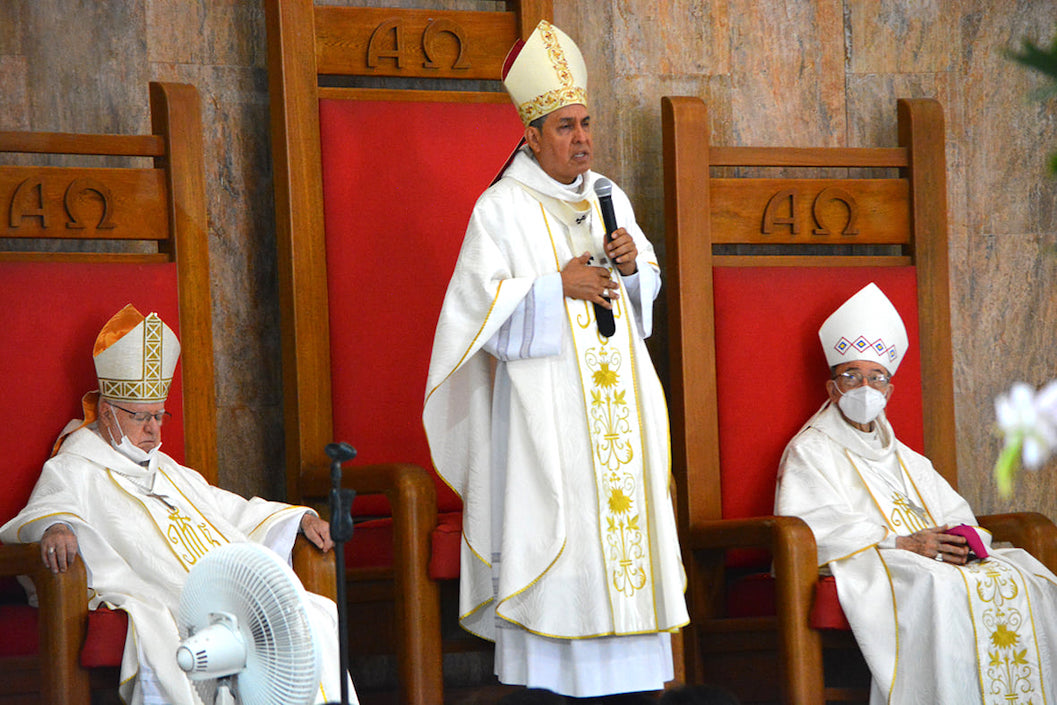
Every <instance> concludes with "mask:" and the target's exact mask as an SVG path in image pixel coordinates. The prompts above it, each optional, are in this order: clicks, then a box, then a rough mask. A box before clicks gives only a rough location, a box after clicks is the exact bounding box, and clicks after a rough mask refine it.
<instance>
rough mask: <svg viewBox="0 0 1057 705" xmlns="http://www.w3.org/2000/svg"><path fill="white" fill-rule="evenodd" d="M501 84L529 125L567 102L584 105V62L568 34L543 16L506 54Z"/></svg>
mask: <svg viewBox="0 0 1057 705" xmlns="http://www.w3.org/2000/svg"><path fill="white" fill-rule="evenodd" d="M503 86H504V87H505V88H506V90H507V93H509V94H510V99H511V100H513V101H514V105H515V106H517V111H518V114H519V115H520V116H521V122H522V123H524V124H525V125H528V124H529V123H530V122H532V121H533V120H535V119H536V118H538V117H543V116H544V115H547V114H549V113H553V112H554V111H555V110H558V109H559V108H564V107H565V106H567V105H576V104H580V105H584V106H586V105H587V66H586V65H585V64H584V57H583V55H581V54H580V49H579V47H577V46H576V43H575V42H574V41H573V40H572V39H570V38H569V35H567V34H566V33H565V32H563V31H561V30H560V29H558V28H557V27H555V26H554V25H552V24H551V23H550V22H548V21H547V20H542V21H540V23H539V24H538V25H536V29H534V30H533V31H532V34H531V35H529V38H528V40H526V41H525V42H521V41H520V40H519V41H518V42H517V43H516V44H515V45H514V47H513V48H512V49H511V50H510V52H509V53H508V54H507V57H506V60H505V61H504V62H503Z"/></svg>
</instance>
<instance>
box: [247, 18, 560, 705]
mask: <svg viewBox="0 0 1057 705" xmlns="http://www.w3.org/2000/svg"><path fill="white" fill-rule="evenodd" d="M509 5H510V6H511V10H510V11H508V12H464V11H434V10H409V9H397V8H391V9H383V8H357V7H333V6H331V7H326V6H314V5H313V3H312V0H267V1H266V3H265V10H266V18H267V27H268V62H269V66H270V79H269V80H270V90H271V96H272V103H271V111H272V117H271V122H272V155H273V161H274V173H275V193H276V212H277V218H276V221H277V223H276V230H277V240H278V248H279V293H280V305H281V310H282V311H281V312H282V329H283V335H282V359H283V391H284V394H283V399H284V402H283V404H284V406H283V413H284V418H285V437H286V470H287V480H286V486H287V492H288V496H289V497H290V498H291V501H311V500H312V499H315V500H318V499H319V498H322V497H326V496H327V495H328V493H329V491H330V476H329V459H328V458H327V457H326V455H325V454H324V450H323V449H324V447H325V446H326V444H327V443H330V442H332V441H334V440H336V439H334V438H333V433H334V430H333V423H332V412H333V407H332V388H331V379H330V370H331V359H330V354H331V353H330V332H329V310H328V296H327V282H326V277H325V276H323V275H322V273H325V272H326V250H325V233H324V223H323V189H322V160H321V154H320V149H321V147H320V128H319V99H320V98H324V97H340V98H346V99H357V98H359V99H367V100H444V101H459V100H460V99H462V100H465V99H466V97H465V96H466V95H467V94H466V93H463V92H459V91H434V90H421V89H413V90H407V89H390V88H343V87H337V88H336V87H328V86H323V85H321V84H322V83H324V82H325V81H324V80H322V78H323V77H326V78H333V77H380V76H381V77H386V76H388V77H400V78H411V79H444V80H447V81H451V82H459V81H462V80H467V79H469V80H481V79H488V80H497V79H499V77H500V73H501V68H502V62H503V59H504V57H505V54H506V52H507V50H508V49H509V48H510V46H511V45H512V44H513V42H514V40H515V39H517V38H518V37H521V38H527V37H528V35H529V34H530V33H531V32H532V30H533V28H534V27H535V26H536V24H537V23H538V22H539V20H540V19H544V18H550V16H551V0H520V2H510V3H509ZM431 26H432V27H434V28H440V27H444V28H445V29H444V30H442V31H445V32H450V33H453V34H457V36H459V40H460V47H461V48H463V49H465V50H467V51H469V52H471V53H472V56H473V59H472V61H469V68H468V69H466V70H461V69H456V68H449V67H443V66H435V65H433V62H432V60H431V59H430V57H429V55H428V52H429V50H430V48H431V44H430V39H429V32H430V31H431V30H430V27H431ZM375 31H378V32H381V33H392V34H387V36H392V37H395V38H396V39H395V41H396V42H397V46H398V49H397V51H398V53H399V54H400V56H401V58H400V59H398V60H396V61H395V62H394V61H391V60H386V61H373V60H372V58H371V57H372V53H371V52H372V49H371V46H370V43H371V37H372V36H374V32H375ZM419 36H421V37H422V41H421V44H418V43H416V41H415V40H413V39H412V37H415V38H417V37H419ZM390 48H391V47H390ZM388 56H389V58H390V59H392V58H393V56H394V55H393V54H392V53H390V54H389V55H388ZM423 82H424V81H420V84H421V83H423ZM493 97H498V99H502V100H506V98H505V96H504V95H503V94H493ZM476 99H478V100H479V99H480V95H479V94H478V96H477V97H476ZM339 440H341V439H339ZM343 440H348V441H349V442H351V443H352V444H353V445H355V442H356V439H343ZM344 484H346V485H347V486H349V487H351V488H354V489H355V490H356V492H357V493H358V494H361V495H363V494H382V493H384V494H385V495H386V496H387V497H388V499H389V502H390V505H391V507H392V511H393V525H394V526H393V531H394V539H393V568H392V569H391V570H356V571H353V570H350V571H349V573H348V576H347V578H348V583H349V586H350V591H351V588H352V587H353V586H354V585H356V584H359V585H360V586H362V587H364V588H365V589H366V590H368V591H370V592H371V593H372V594H374V595H376V596H377V595H384V594H391V595H395V596H397V599H395V622H396V624H395V632H396V634H397V645H396V649H397V663H398V678H399V682H400V687H401V690H402V693H403V698H402V699H403V701H405V702H409V703H416V704H418V703H439V702H440V701H441V697H442V693H443V678H442V666H441V661H442V658H441V631H440V597H439V589H438V585H437V583H436V582H435V581H434V580H432V579H431V578H430V576H429V569H428V566H429V558H430V531H431V530H432V529H433V527H434V526H435V525H436V523H437V506H436V489H435V486H434V484H433V480H432V477H431V475H430V474H429V473H427V472H426V471H425V470H424V469H422V468H420V467H418V466H414V465H409V464H406V463H389V464H379V465H359V466H355V467H349V468H348V469H347V470H346V473H345V475H344Z"/></svg>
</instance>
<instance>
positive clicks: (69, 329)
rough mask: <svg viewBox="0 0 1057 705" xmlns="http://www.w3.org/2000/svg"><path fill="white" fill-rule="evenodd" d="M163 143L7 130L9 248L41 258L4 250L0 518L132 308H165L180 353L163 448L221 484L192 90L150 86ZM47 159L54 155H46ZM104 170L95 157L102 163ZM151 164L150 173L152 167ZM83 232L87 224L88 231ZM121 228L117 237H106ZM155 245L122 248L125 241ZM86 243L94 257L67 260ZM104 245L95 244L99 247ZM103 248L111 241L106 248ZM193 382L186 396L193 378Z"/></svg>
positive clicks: (0, 202) (157, 138) (0, 177)
mask: <svg viewBox="0 0 1057 705" xmlns="http://www.w3.org/2000/svg"><path fill="white" fill-rule="evenodd" d="M150 101H151V115H152V124H153V129H152V134H150V135H128V136H126V135H87V134H66V133H26V132H0V152H5V153H15V154H23V155H29V156H23V157H20V159H19V161H20V164H19V165H17V166H14V165H0V208H2V210H3V222H4V225H3V226H0V237H4V238H18V239H24V238H32V239H33V240H34V241H35V242H34V243H32V244H38V245H39V247H37V248H36V250H35V251H24V250H22V249H20V250H19V251H0V326H2V328H3V330H4V331H5V332H6V333H7V335H6V336H5V340H6V343H5V344H4V345H3V346H0V350H2V351H3V353H2V358H0V395H2V396H3V398H4V399H6V400H8V403H7V404H5V409H4V411H3V412H0V447H2V448H3V449H4V454H5V458H6V459H7V461H6V464H5V472H4V476H5V479H6V481H7V482H8V483H9V484H8V485H5V488H4V489H5V492H4V495H5V498H4V501H3V504H2V505H0V521H2V520H5V519H6V518H8V517H9V516H10V515H13V514H14V512H15V511H17V510H18V509H19V508H20V507H21V506H22V505H23V504H24V503H25V500H26V498H27V497H28V494H29V490H30V489H31V488H32V486H33V483H34V482H35V481H36V478H37V475H38V473H39V471H40V466H41V464H42V463H43V462H44V461H45V460H46V459H47V457H48V455H49V453H50V451H51V447H52V444H53V443H54V441H55V438H56V436H57V435H58V433H59V431H60V430H61V429H62V427H63V425H64V424H65V423H66V422H67V421H68V420H70V419H72V418H78V417H80V399H81V396H82V395H83V394H84V393H85V392H88V391H90V390H93V389H95V388H96V387H97V384H96V379H95V371H94V368H93V366H92V359H91V353H92V346H93V344H94V341H95V336H96V334H97V333H98V332H99V329H100V328H102V326H103V325H104V324H105V323H106V321H107V320H108V319H109V318H110V316H112V315H113V314H114V313H116V312H117V311H118V310H119V309H120V308H121V307H122V306H124V305H125V304H126V303H132V304H133V305H135V306H136V307H137V308H138V309H139V310H140V311H142V312H144V313H147V312H150V311H156V312H157V313H158V314H159V315H160V316H161V317H162V318H163V319H164V320H165V321H166V322H167V323H168V324H169V325H170V326H171V327H172V328H173V330H175V331H176V332H177V334H178V335H179V337H180V341H181V346H182V353H181V357H180V364H179V365H178V367H177V371H176V378H175V380H174V383H173V388H172V390H171V392H170V397H169V402H168V404H167V408H168V410H169V411H171V412H172V413H173V420H172V422H171V423H169V424H167V425H166V427H165V432H164V443H165V451H166V452H167V453H169V454H170V455H173V456H174V457H176V458H177V459H178V460H182V461H183V462H185V463H186V464H187V465H189V466H191V467H194V468H195V469H197V470H199V471H200V472H202V474H203V475H205V476H206V478H207V479H209V480H210V481H211V482H215V481H216V474H217V450H216V449H217V441H216V394H215V391H214V385H213V379H214V378H213V343H212V340H213V337H212V336H213V334H212V305H211V296H210V291H209V260H208V256H209V255H208V241H207V235H208V231H207V227H208V221H207V216H206V209H205V203H206V201H205V180H204V179H205V177H204V164H203V156H202V155H203V152H202V134H201V113H200V107H199V102H198V93H197V91H196V90H195V89H194V87H193V86H189V85H182V84H165V83H152V84H151V85H150ZM50 154H63V155H71V154H72V155H105V156H122V157H145V158H148V159H150V160H152V162H153V165H152V166H143V165H142V162H143V161H144V160H135V161H133V160H125V161H128V162H129V166H128V167H127V168H121V167H113V166H106V167H100V166H63V167H56V166H46V167H34V166H27V165H26V164H25V162H26V161H27V160H31V159H32V155H50ZM42 159H43V157H42ZM97 161H98V160H97ZM150 163H151V162H147V164H150ZM80 226H83V227H80ZM109 226H112V227H109ZM122 239H135V240H140V241H144V242H146V243H150V246H149V248H148V249H155V250H157V252H153V253H152V252H149V251H148V252H146V253H144V252H143V250H144V249H145V248H139V249H138V250H136V251H129V249H128V248H124V249H121V251H117V252H115V251H112V250H114V249H115V248H114V247H112V245H113V241H114V240H122ZM49 240H56V241H62V240H80V241H82V244H87V245H88V246H89V247H88V248H87V249H89V250H92V249H93V247H94V251H81V250H83V249H85V248H80V249H79V250H78V251H72V252H71V251H57V250H56V249H55V248H56V247H58V246H61V245H58V244H47V241H49ZM97 242H98V243H99V246H98V247H95V245H96V243H97ZM104 243H106V244H104ZM183 379H187V380H193V382H194V383H193V384H191V385H189V386H188V387H187V388H186V389H185V388H184V386H183V384H182V380H183Z"/></svg>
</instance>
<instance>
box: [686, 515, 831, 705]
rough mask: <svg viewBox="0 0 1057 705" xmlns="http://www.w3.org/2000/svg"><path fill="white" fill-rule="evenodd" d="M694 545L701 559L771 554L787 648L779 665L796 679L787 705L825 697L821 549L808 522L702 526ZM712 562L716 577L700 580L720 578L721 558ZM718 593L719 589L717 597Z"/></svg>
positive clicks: (693, 535)
mask: <svg viewBox="0 0 1057 705" xmlns="http://www.w3.org/2000/svg"><path fill="white" fill-rule="evenodd" d="M688 542H689V544H690V545H689V546H688V547H687V548H689V549H690V550H691V551H692V552H693V554H694V555H695V558H696V557H697V556H698V555H699V554H700V553H702V552H703V553H710V554H715V553H717V552H720V553H722V552H725V551H726V550H728V549H732V548H767V549H769V550H770V551H771V556H772V560H773V567H774V577H775V605H776V608H777V612H778V634H779V640H780V641H781V644H782V648H781V649H780V654H781V656H780V663H779V666H780V668H781V669H782V672H783V673H787V674H790V677H789V678H788V680H787V681H786V682H785V687H786V688H787V692H786V698H787V699H786V701H787V702H816V701H817V698H818V693H821V692H822V689H821V687H822V683H821V675H820V674H821V672H822V647H821V639H820V637H819V633H818V632H817V631H816V630H814V629H812V628H811V627H810V615H811V604H812V601H813V600H814V596H815V583H816V582H818V550H817V547H816V545H815V535H814V534H812V533H811V529H810V527H808V525H807V523H806V522H804V520H803V519H800V518H798V517H785V516H769V517H754V518H751V519H720V520H716V521H707V522H700V523H698V524H696V525H694V526H693V527H691V529H690V531H689V536H688ZM708 560H709V561H710V562H711V563H712V568H713V572H712V573H711V576H709V575H707V573H705V574H701V573H699V579H705V580H708V579H710V577H711V578H712V579H714V578H715V576H716V572H715V570H716V568H717V566H716V563H715V556H711V557H710V558H709V559H708ZM717 589H718V586H713V587H712V588H711V592H713V594H714V591H715V590H717ZM705 592H708V591H705ZM695 619H697V617H696V616H695ZM699 621H700V620H699Z"/></svg>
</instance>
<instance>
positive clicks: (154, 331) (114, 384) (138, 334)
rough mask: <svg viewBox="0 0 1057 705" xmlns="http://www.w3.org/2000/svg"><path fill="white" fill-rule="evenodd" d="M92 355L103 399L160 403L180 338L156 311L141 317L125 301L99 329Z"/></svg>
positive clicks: (168, 383) (169, 382)
mask: <svg viewBox="0 0 1057 705" xmlns="http://www.w3.org/2000/svg"><path fill="white" fill-rule="evenodd" d="M92 355H93V357H94V358H95V373H96V376H97V377H98V378H99V394H100V395H101V396H102V397H103V398H104V399H109V400H112V401H124V402H162V401H165V399H166V397H168V396H169V385H170V384H171V383H172V378H173V372H174V371H175V370H176V362H177V360H179V359H180V341H179V340H177V338H176V334H175V333H173V332H172V329H171V328H169V326H167V325H165V323H164V322H163V321H162V320H161V319H160V318H158V314H156V313H151V314H149V315H147V316H146V317H144V316H143V314H141V313H140V312H139V311H137V310H136V308H135V307H134V306H133V305H132V304H128V305H127V306H125V308H123V309H121V310H120V311H118V312H117V313H116V314H114V317H113V318H111V319H110V320H109V321H107V323H106V325H105V326H103V330H101V331H99V335H98V336H97V337H96V339H95V349H94V350H93V352H92Z"/></svg>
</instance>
